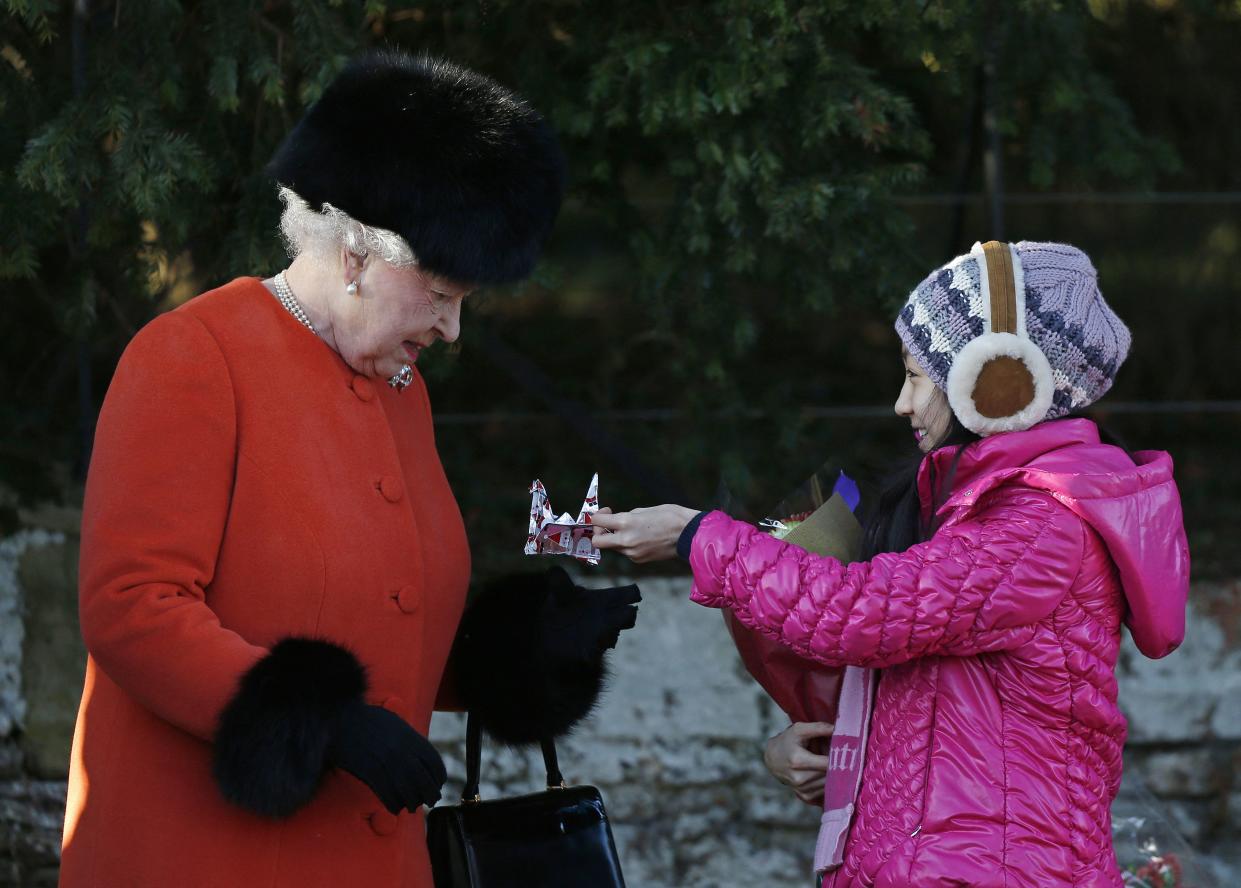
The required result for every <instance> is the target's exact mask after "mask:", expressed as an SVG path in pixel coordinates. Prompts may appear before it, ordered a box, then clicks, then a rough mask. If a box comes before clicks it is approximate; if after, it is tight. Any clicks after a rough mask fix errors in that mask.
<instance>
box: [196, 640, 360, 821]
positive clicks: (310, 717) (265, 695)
mask: <svg viewBox="0 0 1241 888" xmlns="http://www.w3.org/2000/svg"><path fill="white" fill-rule="evenodd" d="M365 695H366V672H365V670H364V669H363V668H362V664H361V663H359V662H358V660H357V658H356V657H354V655H353V654H351V653H349V651H347V650H345V649H344V648H342V647H339V646H337V645H335V644H332V643H331V642H327V641H316V640H314V639H309V638H286V639H284V640H283V641H281V642H279V643H278V644H276V646H275V647H273V648H272V649H271V652H270V653H269V654H268V655H267V656H266V657H264V658H263V659H262V660H260V661H259V662H258V663H256V664H255V665H254V667H253V668H252V669H250V671H249V672H247V673H246V674H245V675H243V676H242V678H241V684H240V687H239V688H238V691H237V694H236V696H234V697H233V699H232V700H230V701H229V703H228V705H227V706H226V707H225V708H224V712H223V713H222V714H221V716H220V726H219V728H218V729H217V731H216V737H215V760H214V762H213V767H212V771H213V773H214V774H215V779H216V782H217V783H218V784H219V786H220V790H221V792H223V793H224V797H225V798H226V799H228V800H229V801H230V802H232V803H233V804H235V805H240V806H241V807H243V808H246V809H248V810H250V811H253V812H255V813H256V814H263V815H265V816H268V817H287V816H289V815H290V814H292V813H293V812H294V811H296V810H297V809H298V808H300V807H301V806H302V805H304V804H306V803H307V802H308V801H310V799H311V797H312V796H313V795H314V793H315V790H316V788H318V785H319V779H320V777H322V776H323V771H324V767H325V764H324V756H325V753H326V751H327V747H328V744H329V743H330V742H331V740H332V735H333V733H334V731H335V726H336V720H337V718H338V717H339V715H340V713H341V711H342V710H343V709H344V708H345V707H346V706H348V705H349V704H351V703H355V702H361V701H362V699H363V698H364V696H365Z"/></svg>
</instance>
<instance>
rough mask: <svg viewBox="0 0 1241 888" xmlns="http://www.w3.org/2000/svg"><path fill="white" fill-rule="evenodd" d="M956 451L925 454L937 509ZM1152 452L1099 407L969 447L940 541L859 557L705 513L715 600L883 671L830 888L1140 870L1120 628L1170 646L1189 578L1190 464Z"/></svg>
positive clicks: (797, 646)
mask: <svg viewBox="0 0 1241 888" xmlns="http://www.w3.org/2000/svg"><path fill="white" fill-rule="evenodd" d="M953 455H954V450H953V449H951V448H943V449H941V450H939V451H936V452H935V453H933V454H932V455H930V456H929V457H928V458H927V459H926V460H925V461H924V462H923V465H922V470H921V472H920V475H919V492H920V495H921V499H922V502H923V504H924V507H923V508H924V517H929V515H928V514H926V513H927V512H929V506H927V505H926V504H928V503H929V502H930V501H931V498H930V481H929V478H930V472H929V467H930V464H931V463H934V464H935V468H936V469H937V476H938V477H941V478H942V477H945V474H946V472H947V469H948V466H949V465H950V464H951V461H952V457H953ZM1137 459H1138V464H1137V465H1134V463H1133V462H1132V461H1131V460H1130V459H1129V457H1128V456H1127V455H1126V454H1125V453H1124V451H1122V450H1120V449H1118V448H1115V447H1110V446H1107V445H1104V444H1100V443H1099V435H1098V430H1097V429H1096V427H1095V426H1094V424H1093V423H1091V422H1090V421H1089V420H1084V419H1065V420H1058V421H1055V422H1048V423H1043V424H1041V425H1038V426H1036V427H1034V428H1033V429H1030V430H1028V431H1024V432H1009V433H1005V434H1000V435H995V436H993V437H990V438H986V439H984V440H982V441H979V442H977V443H975V444H973V445H971V446H970V447H969V448H968V449H967V450H966V452H965V455H964V456H963V457H962V458H961V460H960V462H959V464H958V466H957V469H956V474H955V478H954V481H953V484H952V491H951V494H950V495H949V496H948V497H947V499H946V501H945V502H944V505H943V506H942V507H941V508H940V509H939V513H938V514H939V520H940V522H941V523H940V524H939V527H938V529H937V530H936V532H935V534H934V536H933V537H932V538H931V539H930V540H928V541H926V542H924V543H919V544H918V545H916V546H913V547H912V548H910V549H909V550H907V551H905V552H901V553H893V554H884V555H878V556H876V557H875V558H873V559H872V560H870V561H868V562H859V563H855V564H842V563H841V562H839V561H836V560H835V559H832V558H824V557H819V556H816V555H811V554H809V553H808V552H806V551H804V550H802V549H800V548H798V547H796V546H793V545H789V544H787V543H783V542H781V541H779V540H776V539H774V538H773V537H771V536H768V535H767V534H765V533H763V532H761V531H759V530H757V529H756V528H754V527H753V526H751V525H749V524H744V523H742V522H739V521H734V520H732V519H731V518H729V517H728V516H727V515H725V514H723V513H722V512H712V513H711V514H709V515H707V516H706V517H705V518H704V519H703V520H702V523H701V525H700V526H699V528H698V531H697V533H696V534H695V535H694V538H693V545H692V548H691V554H690V564H691V566H692V568H693V572H694V590H693V600H694V601H696V602H698V603H699V604H703V605H707V606H708V607H725V608H730V609H731V610H732V611H733V612H734V613H735V615H736V617H737V618H738V619H739V620H740V621H741V622H742V623H744V624H745V625H747V626H750V627H751V628H753V629H755V630H757V631H759V632H762V633H764V634H766V635H767V636H769V637H770V638H773V639H775V640H777V641H779V642H780V643H782V644H784V645H787V646H788V647H789V648H791V649H793V650H794V651H796V652H797V653H799V654H800V655H802V656H804V657H806V658H807V659H811V660H817V661H819V662H822V663H827V664H830V665H838V666H839V665H846V664H853V665H858V666H869V667H876V668H879V669H882V670H883V672H882V673H881V677H880V681H879V687H878V691H877V695H876V700H875V708H874V714H873V716H872V721H871V732H870V742H869V746H868V747H867V758H866V765H865V769H864V771H863V778H862V789H861V795H860V797H859V800H858V812H857V815H856V817H855V819H854V822H853V826H852V829H851V831H850V834H849V838H848V843H847V845H846V848H845V861H844V865H843V866H842V867H841V868H840V869H839V870H837V871H836V872H835V873H834V874H832V877H830V878H829V880H828V882H827V884H829V885H832V886H834V888H855V886H882V888H910V886H916V888H929V886H949V885H953V886H964V885H969V886H992V885H994V886H1039V888H1049V886H1061V885H1074V886H1108V888H1112V886H1119V885H1121V877H1120V873H1119V871H1118V869H1117V866H1116V859H1115V855H1114V854H1113V852H1112V844H1111V815H1110V806H1111V802H1112V800H1113V799H1114V798H1115V796H1116V792H1117V790H1118V789H1119V787H1120V775H1121V749H1122V747H1123V745H1124V742H1125V732H1126V723H1125V718H1124V716H1123V715H1122V714H1121V712H1120V710H1119V708H1117V703H1116V678H1115V675H1114V667H1115V665H1116V657H1117V649H1118V647H1119V645H1120V626H1121V622H1122V620H1123V621H1124V622H1125V623H1126V625H1127V626H1128V627H1129V629H1130V632H1131V633H1132V635H1133V638H1134V641H1135V642H1136V643H1137V646H1138V648H1139V649H1140V650H1141V651H1142V652H1143V653H1144V654H1146V655H1147V656H1150V657H1162V656H1164V655H1165V654H1168V653H1170V652H1171V651H1172V650H1174V649H1175V648H1176V646H1177V645H1178V644H1179V643H1180V642H1181V639H1182V638H1183V636H1184V631H1185V598H1186V593H1187V590H1188V583H1189V550H1188V547H1187V545H1186V542H1185V531H1184V527H1183V524H1182V520H1181V506H1180V497H1179V495H1178V492H1177V489H1176V485H1175V483H1174V481H1173V480H1172V460H1171V458H1169V456H1168V455H1167V454H1166V453H1160V452H1144V453H1139V454H1137ZM941 499H942V497H941ZM833 879H834V881H833Z"/></svg>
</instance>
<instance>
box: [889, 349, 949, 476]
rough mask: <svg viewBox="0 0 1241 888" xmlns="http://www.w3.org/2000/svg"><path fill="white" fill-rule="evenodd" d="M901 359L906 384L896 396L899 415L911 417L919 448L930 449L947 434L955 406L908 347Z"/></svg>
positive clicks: (926, 450)
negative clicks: (950, 406) (951, 404)
mask: <svg viewBox="0 0 1241 888" xmlns="http://www.w3.org/2000/svg"><path fill="white" fill-rule="evenodd" d="M901 360H902V362H903V363H904V366H905V384H904V385H902V386H901V394H900V397H898V398H897V399H896V415H897V416H904V417H906V418H908V419H909V423H910V425H912V426H913V431H914V439H915V440H916V441H917V442H918V449H919V450H921V451H922V452H923V453H930V452H931V451H932V450H934V449H935V448H936V447H937V446H939V444H940V443H941V442H942V441H943V440H944V438H945V437H947V435H948V427H949V424H950V421H951V418H952V410H951V408H949V406H948V398H947V396H946V395H944V393H943V392H942V391H941V390H940V389H939V387H938V386H936V385H935V383H934V382H932V381H931V378H930V377H929V376H927V375H926V373H925V372H923V370H922V368H921V367H920V366H919V365H918V362H917V361H915V360H914V359H913V356H912V355H910V354H909V351H908V350H907V349H905V348H902V349H901Z"/></svg>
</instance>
